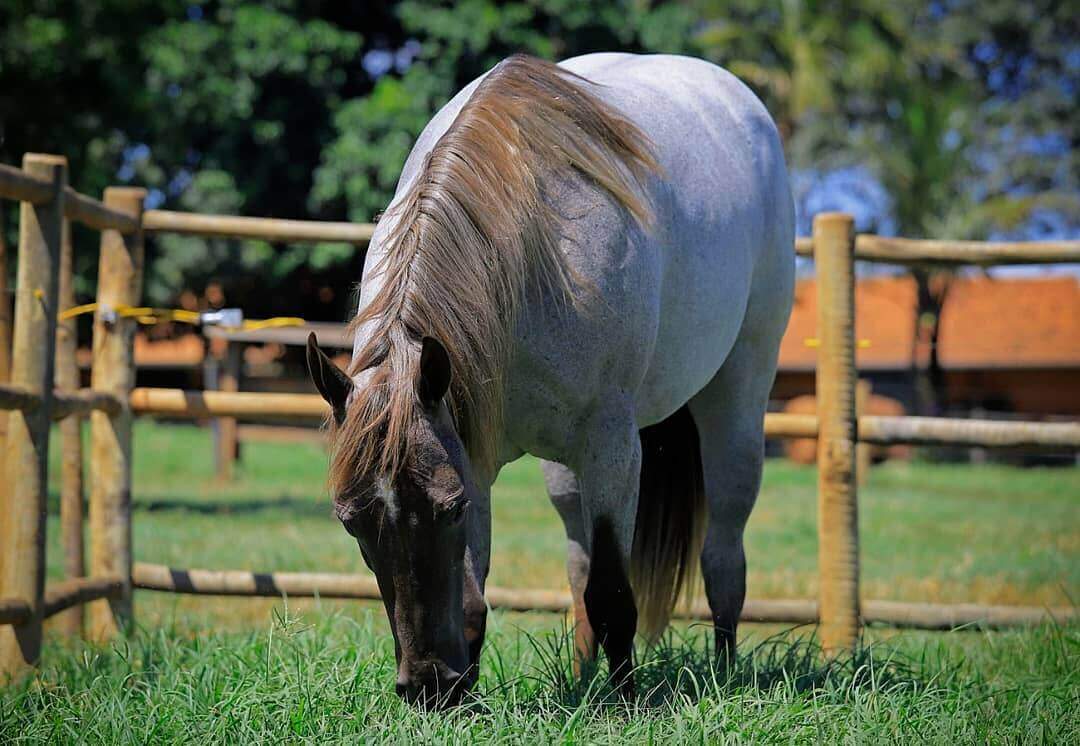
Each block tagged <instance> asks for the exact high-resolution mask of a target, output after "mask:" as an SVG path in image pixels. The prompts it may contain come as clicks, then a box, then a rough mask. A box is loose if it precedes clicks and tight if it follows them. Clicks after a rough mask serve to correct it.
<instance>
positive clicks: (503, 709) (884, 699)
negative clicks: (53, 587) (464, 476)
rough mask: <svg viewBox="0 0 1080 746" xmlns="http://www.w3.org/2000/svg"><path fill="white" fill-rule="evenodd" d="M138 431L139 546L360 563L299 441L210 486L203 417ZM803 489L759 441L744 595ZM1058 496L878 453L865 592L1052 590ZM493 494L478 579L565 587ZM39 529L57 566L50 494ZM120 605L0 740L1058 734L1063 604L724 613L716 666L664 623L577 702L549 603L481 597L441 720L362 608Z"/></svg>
mask: <svg viewBox="0 0 1080 746" xmlns="http://www.w3.org/2000/svg"><path fill="white" fill-rule="evenodd" d="M54 442H55V441H54ZM135 442H136V462H135V489H134V503H135V514H134V532H135V539H134V540H135V556H136V558H137V559H139V560H144V561H150V562H162V563H168V564H171V565H176V566H191V567H209V568H227V567H233V568H251V569H259V570H266V569H275V570H327V571H340V572H356V571H362V570H363V569H364V568H363V565H362V562H361V560H360V557H359V552H358V551H357V550H356V548H355V545H353V544H352V543H351V541H350V540H349V537H348V536H347V535H346V534H345V532H344V531H343V530H342V529H341V527H340V526H339V525H338V524H337V523H336V521H335V520H334V519H333V517H332V516H331V514H330V510H329V506H328V504H327V500H326V497H325V490H324V488H323V478H324V476H323V475H324V472H325V465H326V456H325V453H324V452H323V451H322V450H321V449H320V448H319V447H318V446H317V445H296V444H292V445H282V444H270V443H249V444H246V445H245V452H244V459H243V462H242V465H241V467H240V469H239V472H238V478H237V479H236V480H235V482H234V483H232V484H228V485H222V484H218V483H216V482H215V481H214V478H213V474H212V465H211V462H210V458H209V457H210V453H211V450H210V442H209V437H208V434H207V432H206V431H205V430H202V429H199V428H195V427H184V426H165V425H155V424H152V423H149V422H140V423H138V425H137V428H136V436H135ZM56 455H57V454H56V453H55V449H54V453H53V454H52V456H53V461H54V464H53V473H54V474H55V473H56V463H55V462H56V461H57V459H56V458H55V457H56ZM52 483H53V484H54V485H55V484H56V480H55V479H53V482H52ZM814 492H815V473H814V471H813V469H808V468H803V467H797V466H792V465H790V464H787V463H785V462H781V461H771V462H769V464H768V466H767V468H766V477H765V484H764V487H763V490H762V495H761V498H760V500H759V503H758V506H757V508H756V510H755V513H754V515H753V517H752V518H751V521H750V525H749V528H748V532H747V555H748V564H749V578H748V587H749V595H750V596H752V597H755V598H791V597H809V596H812V595H814V593H815V592H816V577H815V555H816V531H815V518H814V513H815V495H814ZM1078 498H1080V469H1075V468H1056V469H1027V470H1021V469H1013V468H1008V467H995V466H980V467H977V468H976V467H969V466H952V465H930V464H924V463H911V464H888V465H885V466H882V467H880V468H877V469H875V470H874V471H873V472H872V473H871V475H870V477H869V480H868V482H867V484H866V485H865V487H864V488H863V489H862V490H861V492H860V526H861V541H862V560H863V576H862V577H863V589H864V597H866V598H888V599H901V600H920V601H942V602H959V601H976V602H987V603H1022V604H1033V605H1049V606H1069V605H1071V603H1072V601H1071V599H1075V598H1076V592H1077V590H1080V563H1078V562H1077V559H1078V550H1080V512H1078V510H1077V500H1078ZM493 512H494V541H493V559H492V572H491V581H490V582H491V583H493V584H498V585H505V586H512V587H538V588H561V587H564V586H565V580H564V576H563V565H562V562H563V538H562V531H561V527H560V525H559V523H558V520H557V518H556V517H555V514H554V511H553V510H552V509H551V508H550V507H549V506H548V504H547V501H546V498H545V495H544V492H543V489H542V485H541V483H540V480H539V472H538V468H537V464H536V462H535V461H532V460H528V459H523V460H521V461H519V462H517V463H515V464H512V465H510V466H509V467H507V468H506V469H505V470H504V472H503V474H502V476H501V477H500V480H499V482H498V484H497V485H496V489H495V494H494V497H493ZM49 531H50V536H49V539H50V574H51V575H52V576H56V575H57V573H58V562H59V557H60V553H59V551H58V537H57V522H56V518H55V516H52V515H51V516H50V520H49ZM136 609H137V615H138V623H139V630H138V631H136V632H135V633H133V634H132V635H131V636H130V637H128V638H125V639H123V640H120V641H118V642H117V643H115V644H114V645H111V646H107V647H104V648H90V647H85V646H81V645H69V644H67V643H65V642H64V641H63V640H60V639H59V638H55V637H51V638H50V641H49V643H48V644H47V646H46V651H45V656H44V661H43V669H42V673H41V674H40V676H39V677H38V678H37V679H36V680H34V681H32V682H29V683H25V684H23V685H21V686H17V687H12V688H9V689H6V690H0V742H8V741H12V740H19V739H27V740H38V739H41V738H44V739H47V740H52V741H68V740H78V739H81V738H85V739H87V740H91V741H105V742H119V741H125V742H127V741H131V742H139V743H145V742H150V741H153V742H173V741H188V740H194V739H210V740H212V741H215V742H216V741H227V742H233V741H237V740H267V741H271V740H272V741H275V742H276V741H319V742H325V741H333V740H350V739H351V740H355V739H356V737H357V736H358V735H364V736H366V737H367V739H366V740H370V741H379V740H381V741H389V742H402V741H413V740H420V741H465V740H472V739H473V738H483V739H490V740H503V741H511V742H529V743H533V742H546V741H564V742H581V741H590V742H591V741H599V742H611V741H626V740H627V739H632V740H635V741H636V740H654V741H665V742H668V741H673V740H680V741H682V740H690V741H692V742H702V743H703V742H710V743H712V742H717V741H723V740H736V741H744V740H750V741H759V740H760V741H764V740H768V741H773V740H781V741H792V740H794V741H827V742H833V741H839V740H848V741H860V742H861V741H864V740H896V739H902V740H930V741H935V742H940V741H947V740H957V739H959V740H962V741H965V742H970V741H1008V742H1013V741H1018V740H1019V741H1051V742H1062V743H1068V742H1073V743H1075V742H1078V741H1080V738H1078V736H1080V727H1078V726H1080V721H1078V718H1077V716H1076V714H1075V703H1076V701H1077V699H1078V698H1080V628H1078V627H1077V626H1076V625H1065V626H1057V625H1046V626H1043V627H1041V628H1038V629H1035V630H1027V631H1016V632H978V631H958V632H952V633H947V634H942V633H932V634H931V633H916V632H900V633H897V632H894V631H891V630H884V629H875V630H870V631H868V633H867V635H866V639H865V640H864V644H863V646H862V647H861V648H860V650H859V651H858V652H857V653H856V654H855V655H854V656H851V657H845V658H842V659H840V660H838V661H835V662H833V663H831V664H826V663H824V662H823V659H822V658H821V657H820V656H818V655H816V653H815V650H814V648H813V640H812V630H806V629H803V630H794V631H788V630H782V629H779V628H775V627H763V626H755V625H744V627H743V630H742V632H743V635H742V636H743V644H742V646H741V651H742V653H741V656H740V660H739V663H738V665H737V667H736V669H735V670H734V671H733V672H732V673H731V677H730V679H727V680H717V679H716V678H715V677H714V676H713V675H712V673H711V668H710V667H709V665H708V664H707V662H706V654H705V652H704V646H705V644H706V641H707V639H708V634H707V631H706V630H705V629H704V628H703V627H700V626H695V627H686V626H685V625H680V626H678V627H677V628H676V630H675V631H674V633H673V635H674V637H671V638H669V639H668V640H667V641H666V643H665V644H664V645H661V646H660V647H659V648H658V649H656V650H653V651H652V652H645V651H642V654H641V655H640V656H639V662H640V663H641V665H642V666H643V668H642V670H641V673H640V675H639V679H640V682H641V687H640V688H641V689H642V696H641V698H640V700H639V701H638V702H637V703H636V704H634V705H633V706H630V707H614V706H602V705H599V704H597V701H598V700H600V699H603V697H604V691H603V686H602V685H601V683H600V682H601V679H595V680H592V681H585V682H582V683H574V682H572V681H570V680H569V678H568V676H567V673H566V671H567V668H568V665H569V663H568V658H567V654H566V650H565V644H564V641H565V637H564V635H563V632H564V625H565V622H564V620H563V618H562V617H560V616H558V615H545V614H508V613H495V614H493V615H492V619H491V625H490V626H491V633H490V638H489V643H488V646H487V648H486V651H485V657H484V662H483V669H482V674H481V681H480V684H479V686H478V692H479V696H478V697H477V699H476V701H475V703H473V704H472V706H470V707H467V708H463V709H462V710H460V711H458V712H457V713H455V714H454V715H452V716H439V715H425V714H421V713H416V712H413V711H411V710H409V709H408V708H406V707H404V706H403V705H401V704H400V703H398V702H397V701H396V699H395V697H394V695H393V694H392V691H391V684H392V681H393V647H392V643H391V642H390V640H389V635H388V634H387V631H386V621H385V618H384V615H383V612H382V610H381V609H380V608H378V607H377V606H376V605H375V604H372V603H353V602H336V603H330V602H316V601H312V600H307V601H290V602H289V603H288V604H287V605H285V604H282V603H281V602H275V601H270V600H245V599H215V598H207V597H183V596H172V595H166V594H158V593H153V592H139V593H137V594H136Z"/></svg>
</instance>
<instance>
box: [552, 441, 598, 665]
mask: <svg viewBox="0 0 1080 746" xmlns="http://www.w3.org/2000/svg"><path fill="white" fill-rule="evenodd" d="M540 468H541V469H542V471H543V472H544V484H545V485H546V486H547V491H548V496H549V497H550V498H551V502H552V504H553V505H554V506H555V509H556V510H557V511H558V512H559V517H560V518H562V522H563V527H564V528H565V529H566V544H567V548H566V574H567V575H568V576H569V578H570V593H571V595H572V596H573V599H574V649H575V655H574V672H575V673H577V674H580V673H581V666H582V664H583V663H587V662H589V661H592V660H593V659H594V658H596V635H595V634H593V629H592V625H590V624H589V615H588V614H587V613H586V612H585V584H586V583H587V582H588V580H589V555H588V554H586V552H585V547H586V546H587V541H586V538H585V518H584V516H583V515H582V513H581V489H580V488H579V486H578V481H577V477H575V476H574V473H573V472H572V471H570V470H569V469H568V468H566V467H565V466H563V465H562V464H557V463H555V462H554V461H544V462H542V463H541V465H540Z"/></svg>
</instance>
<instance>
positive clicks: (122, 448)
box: [87, 187, 146, 641]
mask: <svg viewBox="0 0 1080 746" xmlns="http://www.w3.org/2000/svg"><path fill="white" fill-rule="evenodd" d="M145 197H146V190H145V189H137V188H129V187H110V188H108V189H106V190H105V199H104V202H105V205H106V206H108V207H111V208H113V209H116V210H121V211H123V212H127V213H130V214H132V215H134V216H135V217H136V218H137V219H138V220H139V223H140V228H139V229H138V230H136V231H135V232H134V233H131V234H129V235H126V236H125V235H121V234H120V233H119V232H118V231H115V230H106V231H102V232H101V258H100V264H99V265H98V291H97V303H98V311H97V314H95V316H94V343H93V368H92V370H91V385H92V386H93V388H95V389H97V390H100V391H108V392H110V393H113V394H115V395H116V396H117V397H118V398H119V399H120V401H121V402H122V406H121V409H120V411H119V412H118V413H117V414H114V415H110V414H108V413H106V412H93V413H92V414H91V415H90V457H91V458H90V463H91V478H90V574H91V576H102V575H116V576H119V577H120V578H121V579H122V581H123V583H124V586H123V590H122V592H121V593H119V594H118V595H117V596H116V597H115V598H113V599H110V600H107V601H106V600H101V601H94V602H93V603H92V604H90V605H89V615H88V618H87V637H88V638H89V639H91V640H96V641H102V640H105V639H108V638H109V637H112V636H113V635H115V634H116V633H117V632H118V631H120V630H124V629H127V628H128V627H130V625H131V622H132V594H131V420H132V416H131V407H130V404H129V403H128V395H129V394H130V392H131V389H132V388H133V387H134V385H135V359H134V358H135V353H134V342H135V327H136V321H135V319H133V318H119V317H118V318H115V319H110V318H108V317H107V313H108V311H109V309H115V308H117V307H119V306H123V305H129V306H134V305H138V303H139V298H140V297H141V296H142V275H143V232H142V228H141V223H142V212H143V200H144V199H145Z"/></svg>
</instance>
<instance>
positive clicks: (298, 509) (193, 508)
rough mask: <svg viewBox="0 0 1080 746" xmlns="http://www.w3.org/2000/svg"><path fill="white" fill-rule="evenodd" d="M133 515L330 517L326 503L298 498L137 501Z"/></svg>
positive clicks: (158, 499) (327, 503) (159, 499)
mask: <svg viewBox="0 0 1080 746" xmlns="http://www.w3.org/2000/svg"><path fill="white" fill-rule="evenodd" d="M133 507H134V509H135V510H137V511H144V512H147V513H159V512H168V511H183V512H187V513H198V514H200V515H228V514H230V513H231V514H244V513H259V512H262V511H268V510H285V511H289V512H290V513H297V514H302V515H320V516H322V515H325V516H330V515H332V513H331V509H330V503H329V502H328V501H324V500H311V499H305V498H298V497H278V498H260V499H255V500H244V499H226V500H206V501H203V500H193V499H191V498H183V497H178V498H168V497H165V498H153V499H137V500H136V501H135V503H134V505H133Z"/></svg>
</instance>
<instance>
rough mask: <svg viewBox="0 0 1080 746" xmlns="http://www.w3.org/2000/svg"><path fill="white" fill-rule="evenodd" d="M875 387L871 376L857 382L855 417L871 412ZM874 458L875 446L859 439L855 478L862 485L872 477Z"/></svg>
mask: <svg viewBox="0 0 1080 746" xmlns="http://www.w3.org/2000/svg"><path fill="white" fill-rule="evenodd" d="M873 392H874V387H873V385H872V384H871V383H870V379H869V378H860V379H859V380H858V382H857V383H856V384H855V417H856V418H858V417H861V416H863V415H864V414H870V410H869V407H870V396H871V395H872V394H873ZM873 460H874V446H872V445H870V444H869V443H864V442H862V441H858V442H857V443H856V444H855V480H856V481H857V483H858V485H859V486H860V487H862V486H863V485H864V484H866V480H867V479H868V478H869V477H870V466H871V465H872V464H873Z"/></svg>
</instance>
